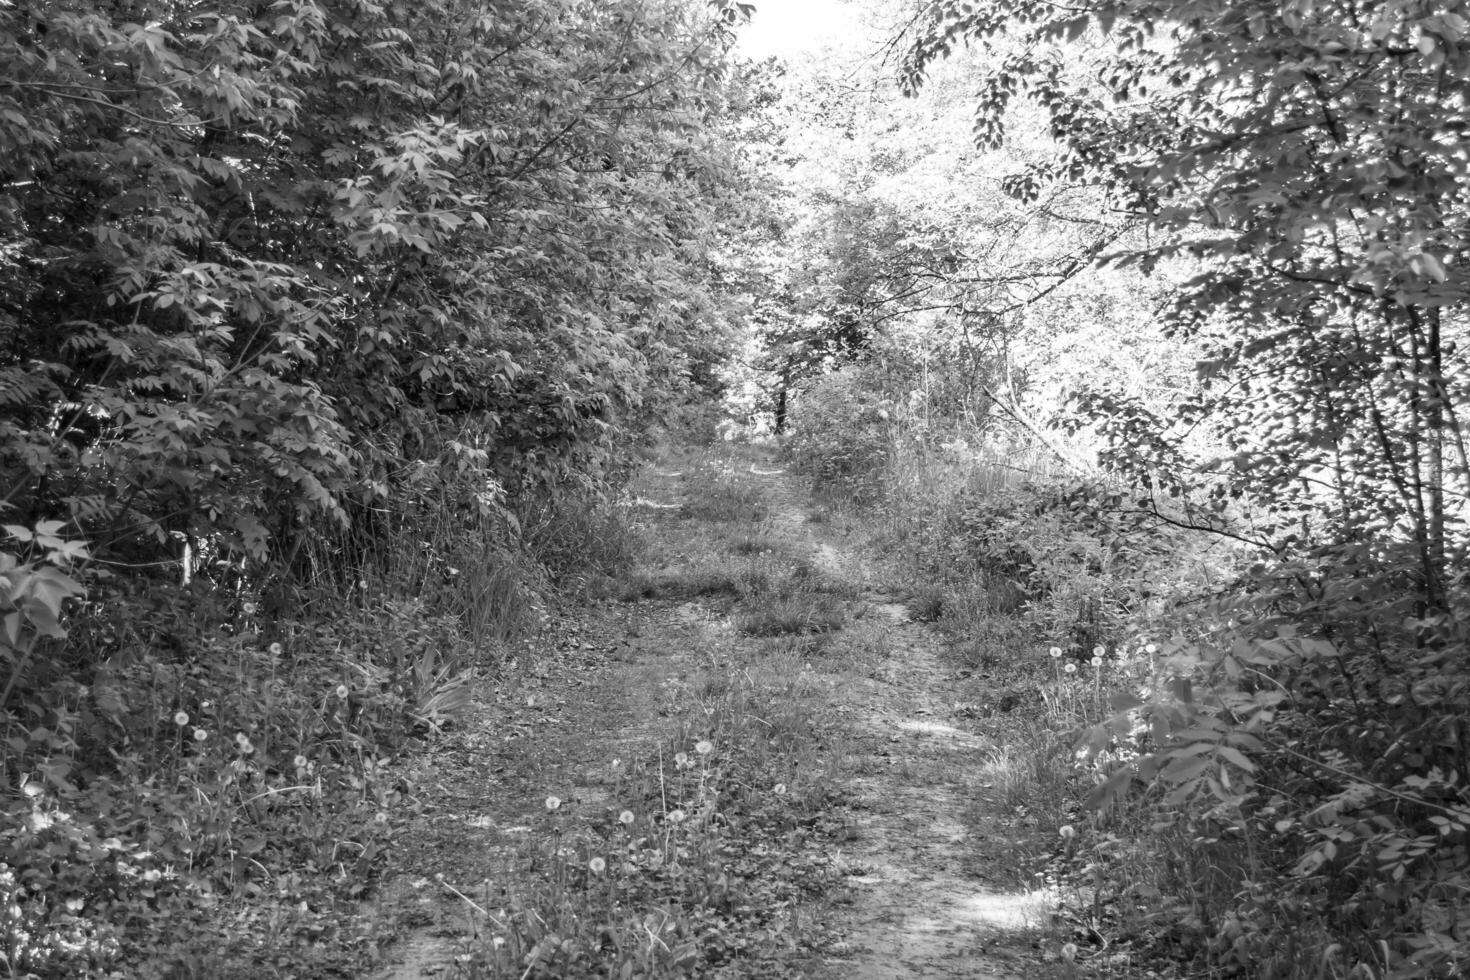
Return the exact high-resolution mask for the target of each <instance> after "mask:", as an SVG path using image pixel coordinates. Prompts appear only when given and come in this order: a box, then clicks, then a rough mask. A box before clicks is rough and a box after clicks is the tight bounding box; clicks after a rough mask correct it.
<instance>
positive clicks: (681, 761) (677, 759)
mask: <svg viewBox="0 0 1470 980" xmlns="http://www.w3.org/2000/svg"><path fill="white" fill-rule="evenodd" d="M674 764H675V765H676V766H680V767H683V766H687V765H689V753H687V752H680V753H678V754H677V755H675V756H674Z"/></svg>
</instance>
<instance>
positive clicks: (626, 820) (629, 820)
mask: <svg viewBox="0 0 1470 980" xmlns="http://www.w3.org/2000/svg"><path fill="white" fill-rule="evenodd" d="M634 819H636V818H635V817H634V816H633V811H632V810H624V811H623V812H622V813H620V814H618V823H620V824H622V825H623V826H625V827H631V826H632V825H633V821H634Z"/></svg>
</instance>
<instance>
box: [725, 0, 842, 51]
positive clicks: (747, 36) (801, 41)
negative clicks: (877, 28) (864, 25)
mask: <svg viewBox="0 0 1470 980" xmlns="http://www.w3.org/2000/svg"><path fill="white" fill-rule="evenodd" d="M856 33H857V16H856V13H855V12H854V11H853V9H852V8H851V7H850V6H848V5H847V4H844V3H842V2H841V0H756V3H755V14H754V15H753V16H752V17H751V20H750V23H749V24H747V25H746V26H745V27H744V29H742V30H741V32H740V42H739V50H740V51H741V52H742V53H744V54H745V55H747V56H749V57H751V58H756V59H760V58H768V57H770V56H772V55H775V56H776V57H778V58H787V59H789V58H793V57H795V56H797V55H800V54H803V53H806V52H809V51H815V50H817V49H819V48H822V47H825V46H827V45H829V44H834V43H839V42H842V41H844V40H847V39H849V38H851V37H853V36H854V35H855V34H856Z"/></svg>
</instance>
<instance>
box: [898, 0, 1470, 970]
mask: <svg viewBox="0 0 1470 980" xmlns="http://www.w3.org/2000/svg"><path fill="white" fill-rule="evenodd" d="M934 14H935V16H934V20H933V25H932V29H931V30H930V31H929V32H928V33H927V34H926V36H925V37H924V38H922V39H921V40H920V41H919V42H918V44H917V45H916V46H915V48H914V51H913V55H912V60H911V63H910V65H909V71H908V78H909V83H910V84H911V85H915V86H917V85H919V84H921V82H922V78H923V73H924V71H925V70H926V69H927V68H928V66H929V65H931V64H932V63H933V62H934V61H935V60H936V59H937V58H940V57H941V56H943V55H946V54H948V53H950V52H951V51H953V50H955V49H956V48H957V47H959V46H961V45H975V46H977V47H978V48H979V49H980V51H981V52H983V54H982V56H981V57H982V59H983V64H984V70H983V72H982V73H981V76H980V81H981V85H980V92H981V95H980V109H979V114H978V117H977V124H976V133H977V136H978V138H979V140H980V142H981V144H982V145H994V144H995V143H997V142H999V141H1001V140H1003V139H1004V138H1005V137H1006V132H1005V125H1006V122H1007V115H1006V114H1007V111H1008V109H1010V107H1012V106H1013V104H1015V103H1018V102H1021V101H1026V102H1029V103H1030V104H1032V105H1035V106H1039V107H1040V109H1041V110H1042V111H1044V113H1045V115H1046V119H1047V125H1048V128H1049V129H1050V131H1051V132H1052V133H1053V134H1054V135H1055V137H1056V139H1057V141H1058V148H1057V152H1056V153H1054V154H1052V155H1051V156H1049V157H1048V158H1046V159H1043V160H1039V161H1035V162H1033V163H1032V164H1031V165H1029V166H1027V167H1026V168H1024V169H1020V170H1018V171H1017V172H1016V173H1015V174H1014V175H1013V176H1012V177H1011V179H1010V180H1009V181H1008V186H1009V187H1010V189H1011V191H1012V192H1013V193H1014V194H1016V195H1017V196H1018V197H1020V198H1021V199H1023V200H1034V199H1036V198H1037V197H1038V195H1042V194H1044V193H1046V188H1048V187H1051V186H1054V184H1055V183H1056V182H1058V181H1063V182H1070V183H1079V182H1080V183H1086V184H1089V185H1091V186H1095V187H1097V188H1099V189H1100V190H1101V191H1102V192H1104V193H1105V194H1106V200H1107V201H1108V203H1109V205H1110V206H1111V207H1112V208H1114V209H1117V210H1121V211H1125V212H1127V213H1129V214H1130V215H1133V216H1134V217H1136V218H1137V219H1138V220H1141V221H1143V222H1145V223H1146V225H1147V227H1148V228H1149V229H1150V232H1151V236H1150V238H1149V239H1148V240H1147V241H1146V242H1142V243H1136V244H1130V243H1124V244H1123V247H1120V248H1117V249H1115V255H1114V258H1115V259H1116V260H1117V261H1118V262H1120V263H1125V264H1133V265H1136V266H1139V267H1141V268H1145V269H1147V268H1150V267H1152V266H1154V265H1155V264H1156V263H1158V262H1160V261H1163V260H1167V259H1171V258H1174V257H1177V256H1187V257H1189V258H1190V260H1191V261H1194V262H1197V263H1198V273H1197V274H1196V275H1195V276H1193V277H1192V278H1191V279H1189V280H1188V281H1187V282H1186V283H1185V284H1184V285H1183V286H1182V287H1181V288H1180V289H1179V290H1178V292H1177V294H1176V296H1175V298H1174V301H1173V304H1172V311H1171V313H1170V314H1169V318H1168V322H1169V329H1170V331H1171V335H1172V336H1173V337H1175V338H1178V339H1180V340H1183V341H1187V342H1189V343H1192V344H1198V345H1200V347H1201V349H1202V350H1203V351H1204V354H1205V356H1204V358H1203V359H1202V364H1201V372H1202V373H1201V382H1202V384H1201V390H1200V392H1199V394H1198V396H1197V397H1195V398H1193V399H1191V400H1190V401H1189V402H1188V403H1187V404H1184V405H1182V406H1180V407H1179V408H1177V409H1176V410H1174V411H1172V412H1171V413H1169V414H1167V415H1162V414H1160V413H1159V412H1157V411H1156V410H1154V409H1153V408H1151V407H1150V406H1147V405H1145V404H1142V403H1140V402H1139V400H1137V399H1130V398H1128V397H1125V396H1122V395H1120V394H1119V393H1118V392H1106V391H1099V392H1094V393H1090V394H1088V395H1087V396H1085V397H1084V398H1082V399H1081V400H1080V401H1081V408H1082V409H1083V415H1082V420H1086V421H1090V422H1092V423H1095V424H1096V426H1097V427H1098V429H1099V430H1100V431H1101V432H1102V434H1103V435H1104V436H1105V437H1106V438H1107V439H1108V440H1109V445H1110V449H1109V451H1108V452H1107V453H1106V459H1107V461H1108V462H1110V463H1111V464H1112V465H1113V466H1114V467H1115V468H1116V469H1117V471H1118V472H1120V473H1125V474H1128V475H1130V476H1131V477H1132V478H1133V480H1134V481H1135V486H1137V487H1138V488H1139V489H1140V490H1141V491H1144V492H1145V493H1146V494H1149V495H1151V496H1152V500H1151V502H1150V504H1149V506H1150V507H1151V508H1152V509H1155V510H1157V511H1158V512H1159V513H1161V514H1162V515H1164V516H1165V517H1166V518H1167V519H1169V520H1171V521H1173V522H1175V523H1178V524H1183V525H1186V526H1191V527H1197V528H1200V529H1202V530H1210V531H1214V532H1216V533H1220V534H1224V535H1228V536H1230V537H1232V538H1234V539H1236V540H1240V541H1242V542H1245V543H1247V544H1248V546H1249V547H1251V548H1254V549H1255V550H1256V554H1257V556H1258V559H1259V560H1258V562H1257V563H1256V564H1255V566H1254V567H1253V568H1252V570H1251V571H1250V572H1249V574H1248V575H1245V576H1243V577H1242V578H1241V579H1240V580H1239V581H1237V582H1236V583H1235V585H1234V587H1233V589H1232V590H1231V591H1230V593H1229V594H1228V595H1226V596H1225V597H1223V598H1221V599H1219V600H1217V601H1215V602H1213V603H1210V604H1205V605H1202V606H1195V607H1192V608H1191V609H1189V610H1186V611H1184V612H1183V613H1182V614H1181V615H1180V616H1179V617H1178V618H1176V620H1175V624H1176V627H1177V628H1178V633H1177V635H1176V636H1175V638H1174V639H1173V640H1171V641H1170V642H1169V643H1167V644H1164V645H1163V646H1162V648H1161V650H1160V651H1159V658H1160V659H1159V660H1158V662H1157V664H1156V669H1155V671H1154V673H1153V675H1152V677H1151V680H1150V682H1149V683H1148V684H1146V685H1144V688H1143V692H1142V694H1143V696H1142V697H1141V698H1138V697H1133V696H1132V694H1131V693H1129V694H1125V695H1124V696H1121V697H1120V698H1119V699H1118V702H1117V705H1116V706H1117V707H1118V708H1119V709H1120V711H1121V712H1122V713H1121V714H1119V715H1118V716H1117V717H1116V718H1115V719H1114V720H1113V722H1112V723H1111V725H1110V726H1107V727H1103V728H1099V729H1098V730H1097V731H1096V732H1095V733H1094V734H1093V736H1092V737H1091V739H1090V747H1091V749H1092V750H1093V751H1094V752H1095V753H1098V754H1099V755H1101V756H1105V757H1111V758H1114V759H1117V758H1118V757H1120V756H1121V757H1122V761H1123V762H1125V763H1127V764H1126V765H1122V766H1118V767H1117V768H1116V770H1115V773H1114V775H1113V776H1112V777H1111V778H1110V779H1109V780H1108V781H1107V783H1106V784H1105V785H1104V787H1103V788H1102V791H1101V792H1100V793H1099V794H1098V796H1097V799H1098V800H1099V801H1101V802H1106V801H1110V800H1115V799H1116V798H1117V795H1118V794H1119V793H1120V792H1121V791H1122V790H1123V789H1125V788H1126V787H1128V786H1129V784H1131V783H1133V782H1134V781H1135V779H1136V778H1137V777H1142V778H1143V780H1144V781H1145V782H1146V783H1150V784H1154V786H1155V787H1156V788H1155V789H1154V790H1152V792H1156V793H1158V794H1159V796H1160V797H1161V798H1162V802H1163V803H1164V810H1162V811H1161V813H1169V812H1170V810H1171V809H1172V808H1177V807H1179V806H1180V805H1182V804H1185V803H1189V804H1190V806H1189V807H1188V808H1187V809H1186V810H1184V811H1182V814H1181V813H1180V811H1178V810H1174V811H1173V814H1172V815H1170V816H1169V818H1168V820H1166V821H1165V823H1169V822H1171V821H1175V820H1183V821H1186V822H1187V825H1188V828H1189V832H1190V833H1191V834H1192V835H1195V836H1196V839H1197V840H1198V841H1199V842H1200V846H1201V847H1204V846H1206V844H1211V845H1213V844H1218V843H1219V841H1220V839H1221V838H1222V837H1223V838H1227V839H1229V840H1232V841H1234V842H1236V843H1237V844H1238V847H1236V848H1235V849H1234V850H1233V851H1230V852H1229V856H1227V857H1225V858H1221V857H1219V852H1218V851H1216V852H1215V854H1216V857H1215V858H1214V860H1216V861H1217V865H1216V871H1217V872H1219V877H1220V880H1221V883H1219V884H1218V887H1217V888H1216V889H1214V890H1212V891H1208V892H1203V891H1202V892H1201V893H1202V894H1204V895H1205V896H1206V897H1204V898H1198V897H1196V898H1195V899H1193V901H1194V902H1195V915H1196V921H1197V922H1199V933H1200V936H1201V937H1202V938H1203V939H1204V940H1205V941H1204V942H1203V943H1202V944H1201V945H1202V946H1203V952H1204V953H1207V954H1208V958H1209V960H1210V962H1212V963H1213V964H1215V965H1218V966H1223V967H1229V968H1233V969H1236V970H1241V971H1244V972H1245V973H1247V974H1249V975H1255V976H1262V975H1269V976H1348V975H1354V976H1356V975H1386V976H1395V977H1409V976H1448V975H1458V971H1461V970H1463V968H1464V964H1465V962H1466V959H1467V956H1470V933H1467V931H1466V925H1465V923H1466V921H1467V917H1470V903H1467V901H1466V895H1467V894H1470V852H1467V835H1470V797H1467V795H1466V794H1467V790H1466V786H1467V784H1470V770H1467V769H1466V760H1467V758H1470V755H1467V753H1466V752H1465V729H1464V719H1465V718H1466V717H1467V708H1470V701H1467V697H1470V674H1467V672H1466V661H1465V656H1464V650H1465V642H1466V638H1465V631H1464V630H1465V626H1464V624H1465V615H1466V612H1467V606H1466V602H1465V592H1464V587H1465V582H1464V579H1463V569H1464V567H1465V565H1464V559H1465V548H1466V544H1467V543H1470V542H1467V535H1466V527H1465V521H1464V511H1463V500H1464V498H1465V494H1466V491H1467V490H1470V469H1467V464H1466V462H1465V450H1464V448H1463V444H1464V440H1463V436H1462V429H1461V418H1460V414H1459V411H1458V406H1459V404H1460V402H1461V400H1462V399H1463V398H1464V394H1463V388H1464V385H1465V379H1466V376H1467V375H1466V371H1465V368H1466V365H1465V362H1464V360H1463V352H1462V349H1461V345H1462V343H1463V336H1462V335H1463V334H1464V333H1465V329H1466V322H1467V321H1466V313H1467V300H1470V292H1467V279H1466V276H1465V269H1466V267H1467V266H1466V257H1465V252H1464V250H1465V236H1464V224H1465V220H1466V215H1467V213H1470V210H1467V203H1470V202H1467V201H1466V200H1465V197H1464V194H1465V183H1464V174H1465V149H1464V139H1463V137H1464V126H1465V109H1464V106H1465V97H1466V92H1467V91H1470V47H1467V45H1466V36H1467V32H1470V20H1467V15H1470V11H1467V10H1466V9H1464V6H1463V5H1462V4H1458V3H1423V2H1417V0H1391V2H1372V3H1368V2H1362V3H1360V2H1355V0H1340V2H1298V0H1289V2H1279V3H1278V2H1269V3H1254V4H1232V3H1222V2H1216V0H1199V2H1147V0H1119V2H1114V0H1102V2H1096V3H1089V4H1086V5H1082V6H1067V7H1062V6H1056V5H1051V4H1042V3H1033V2H1030V0H1012V2H1001V3H992V4H984V5H971V4H951V3H940V4H937V5H935V7H934ZM1079 50H1090V51H1091V54H1090V55H1089V56H1090V57H1095V58H1097V71H1096V72H1095V73H1094V74H1091V75H1090V76H1089V77H1085V78H1078V77H1076V76H1075V75H1073V74H1070V73H1069V72H1068V71H1067V69H1066V66H1067V65H1068V64H1069V63H1072V62H1074V61H1075V58H1076V52H1078V51H1079ZM1202 434H1205V435H1207V438H1200V436H1201V435H1202ZM1187 435H1190V436H1192V438H1186V436H1187ZM1157 787H1162V788H1157ZM1266 881H1272V882H1277V883H1279V884H1278V886H1277V887H1276V888H1274V889H1273V888H1268V887H1267V886H1266V885H1265V884H1264V882H1266ZM1180 887H1197V883H1195V884H1193V885H1191V884H1190V883H1187V882H1186V883H1183V884H1181V886H1180ZM1222 892H1223V894H1221V893H1222ZM1134 899H1135V900H1136V896H1135V897H1134ZM1288 932H1289V933H1290V938H1289V940H1287V939H1285V937H1286V935H1287V933H1288ZM1364 971H1367V972H1366V973H1365V972H1364ZM1380 971H1381V972H1380Z"/></svg>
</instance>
